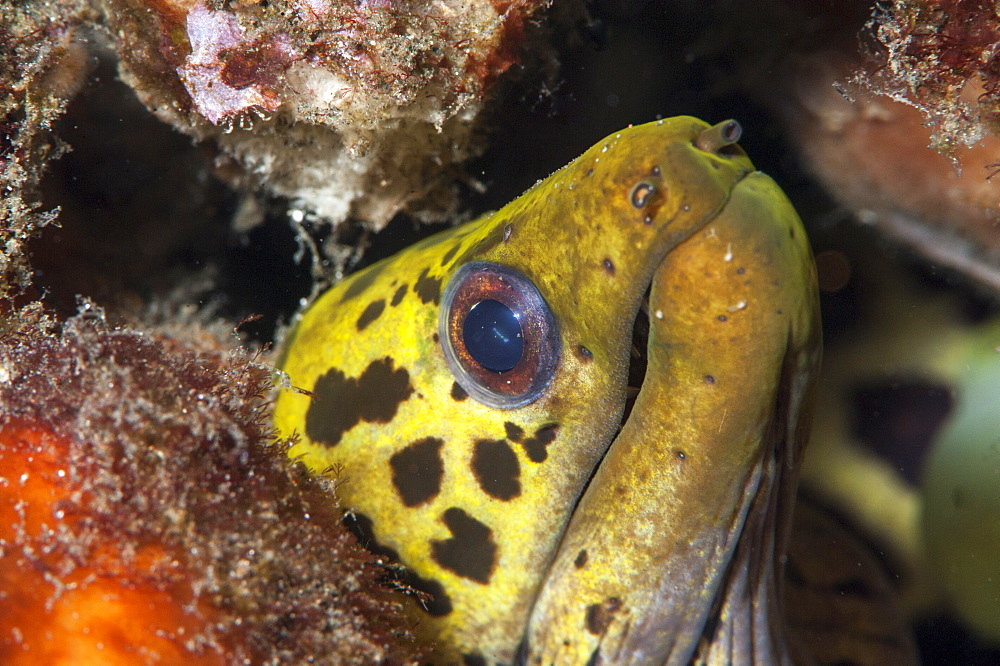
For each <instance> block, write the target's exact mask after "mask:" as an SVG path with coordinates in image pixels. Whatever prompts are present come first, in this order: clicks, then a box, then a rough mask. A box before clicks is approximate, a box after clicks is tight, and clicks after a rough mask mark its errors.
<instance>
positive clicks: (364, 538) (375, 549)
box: [344, 511, 452, 617]
mask: <svg viewBox="0 0 1000 666" xmlns="http://www.w3.org/2000/svg"><path fill="white" fill-rule="evenodd" d="M344 527H346V528H347V529H348V531H350V532H351V533H352V534H354V536H355V537H357V539H358V543H360V544H361V546H362V547H363V548H364V549H365V550H367V551H368V552H370V553H371V554H372V555H375V556H376V557H381V558H385V559H386V560H387V563H388V564H398V563H399V554H398V553H397V552H396V551H395V550H393V549H392V548H389V547H388V546H383V545H382V544H380V543H379V542H378V541H377V540H376V539H375V529H374V528H375V524H374V523H373V522H372V520H371V518H369V517H368V516H366V515H365V514H363V513H361V512H360V511H351V512H348V513H346V514H344ZM386 574H387V576H389V578H390V581H391V582H392V584H393V586H394V587H395V588H396V589H400V590H409V591H411V593H412V591H416V592H417V593H418V594H416V596H417V598H418V600H419V601H420V605H421V606H422V607H423V609H424V610H425V611H427V613H428V614H429V615H433V616H434V617H443V616H445V615H448V614H449V613H451V611H452V604H451V597H449V596H448V593H447V592H445V591H444V586H443V585H441V583H439V582H438V581H436V580H434V579H433V578H424V577H423V576H419V575H417V574H416V573H414V572H413V571H410V570H409V569H405V568H403V567H400V566H394V567H386ZM387 584H388V583H387Z"/></svg>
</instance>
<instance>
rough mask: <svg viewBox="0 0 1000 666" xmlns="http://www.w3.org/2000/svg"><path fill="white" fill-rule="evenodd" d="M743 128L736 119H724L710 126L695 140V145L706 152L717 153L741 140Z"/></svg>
mask: <svg viewBox="0 0 1000 666" xmlns="http://www.w3.org/2000/svg"><path fill="white" fill-rule="evenodd" d="M742 135H743V128H742V127H740V124H739V123H738V122H736V121H735V120H724V121H722V122H721V123H718V124H716V125H712V126H711V127H708V128H706V129H704V130H702V132H701V133H700V134H699V135H698V138H697V139H695V140H694V145H696V146H698V148H699V149H700V150H704V151H705V152H706V153H717V152H719V150H721V149H722V148H725V147H726V146H731V145H733V144H734V143H736V142H737V141H739V140H740V137H741V136H742Z"/></svg>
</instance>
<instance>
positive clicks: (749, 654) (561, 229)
mask: <svg viewBox="0 0 1000 666" xmlns="http://www.w3.org/2000/svg"><path fill="white" fill-rule="evenodd" d="M739 131H740V130H739V125H738V124H736V123H735V122H733V121H728V122H725V123H721V124H719V125H716V126H709V125H707V124H706V123H704V122H702V121H700V120H696V119H694V118H686V117H681V118H674V119H670V120H661V121H657V122H654V123H650V124H647V125H642V126H638V127H632V128H629V129H627V130H624V131H622V132H619V133H616V134H613V135H611V136H609V137H608V138H606V139H605V140H603V141H601V142H600V143H598V144H597V145H596V146H594V147H593V148H591V149H590V150H588V151H587V152H586V153H584V154H583V155H582V156H581V157H580V158H578V159H577V160H575V161H574V162H572V163H571V164H569V165H568V166H566V167H564V168H563V169H561V170H559V171H558V172H556V173H554V174H553V175H552V176H550V177H549V178H547V179H545V180H543V181H540V182H539V183H538V184H537V185H536V186H535V187H533V188H532V189H531V190H529V191H528V192H527V193H525V194H524V195H523V196H521V197H520V198H518V199H517V200H515V201H514V202H512V203H511V204H509V205H507V206H506V207H504V208H503V209H501V210H500V211H498V212H496V213H494V214H492V215H488V216H486V217H484V218H482V219H479V220H476V221H473V222H470V223H468V224H465V225H463V226H459V227H456V228H454V229H452V230H449V231H446V232H443V233H441V234H438V235H436V236H433V237H431V238H429V239H427V240H425V241H423V242H421V243H418V244H417V245H414V246H413V247H411V248H409V249H407V250H405V251H403V252H401V253H400V254H398V255H396V256H394V257H391V258H389V259H386V260H384V261H381V262H379V263H377V264H374V265H372V266H370V267H369V268H367V269H366V270H363V271H361V272H358V273H356V274H354V275H352V276H350V277H348V278H347V279H345V280H344V281H343V282H342V283H340V284H339V285H337V286H336V287H334V288H333V289H331V290H329V291H328V292H326V293H325V294H324V295H323V296H321V297H320V298H319V299H318V300H317V301H316V302H315V303H314V304H313V305H312V306H311V307H309V308H308V309H307V310H306V312H305V313H304V314H303V315H302V316H301V319H300V321H298V322H297V324H296V325H295V327H294V329H293V331H292V333H291V334H290V336H289V339H288V340H287V341H286V344H285V346H284V350H283V352H282V361H281V365H282V367H283V370H284V371H285V372H286V373H287V374H288V376H289V378H290V380H291V382H292V384H293V385H294V386H296V387H300V388H301V389H302V390H300V391H298V392H293V391H284V392H282V393H281V394H280V395H279V397H278V399H277V404H276V408H275V420H276V425H277V427H278V429H279V431H281V432H282V433H285V434H296V435H297V436H298V437H299V439H298V442H297V443H296V444H295V445H294V446H293V447H292V448H291V450H290V455H291V456H292V457H294V458H298V459H301V460H303V461H304V462H305V464H306V465H307V466H308V467H309V468H311V469H312V470H315V471H316V472H323V471H324V470H328V469H330V468H331V467H338V466H342V467H343V468H344V469H345V470H346V472H345V475H346V478H347V481H346V482H345V483H343V484H342V485H341V486H340V487H339V489H338V494H339V495H340V498H341V501H342V503H343V505H344V506H345V507H350V515H351V516H352V517H353V519H354V520H355V521H356V523H357V527H358V528H359V530H361V531H362V533H363V534H365V535H366V539H367V541H368V545H369V546H370V547H371V548H373V549H375V550H377V551H378V552H381V553H386V554H391V555H392V556H393V557H394V558H398V561H399V562H401V563H402V564H403V565H405V566H406V567H407V568H408V570H409V571H411V572H412V577H411V579H410V584H411V585H412V586H413V587H414V588H416V589H418V590H421V591H423V592H424V593H426V594H424V595H422V598H421V604H420V605H421V606H422V607H421V608H419V609H416V610H415V611H414V612H415V613H417V614H418V615H419V618H420V622H419V626H418V631H420V632H423V634H424V635H425V636H426V637H427V638H428V640H430V641H433V643H434V644H435V645H436V652H435V654H434V658H435V660H436V661H437V662H439V663H463V662H464V663H467V664H484V663H511V662H513V661H515V660H516V661H518V662H521V663H532V664H535V663H538V664H542V663H544V664H549V663H567V664H569V663H578V664H584V663H669V664H684V663H688V662H690V661H691V659H692V658H695V659H698V660H702V661H705V662H712V661H720V662H726V663H740V662H744V663H750V662H751V661H755V662H757V663H779V662H788V661H789V654H788V649H787V641H786V640H785V637H784V631H785V629H784V625H783V624H782V620H781V613H780V612H776V608H777V605H778V604H779V602H778V596H779V587H780V574H781V568H780V561H781V555H782V553H783V552H784V548H785V541H786V536H787V532H788V529H789V526H790V524H791V521H790V515H791V507H792V504H793V499H794V493H795V488H796V484H797V468H798V464H799V457H800V453H801V449H802V445H803V442H804V439H805V436H804V433H805V432H806V427H807V423H806V421H807V419H806V417H805V415H806V413H807V411H808V409H807V407H808V403H809V400H810V396H811V394H812V386H813V377H814V374H815V371H816V367H817V364H818V362H819V356H820V335H819V325H818V316H817V296H816V287H815V270H814V266H813V262H812V255H811V252H810V249H809V246H808V243H807V240H806V236H805V233H804V232H803V229H802V226H801V223H800V221H799V219H798V216H797V215H796V213H795V212H794V210H793V209H792V207H791V205H790V204H789V202H788V200H787V199H786V198H785V196H784V194H783V193H782V192H781V190H780V189H779V188H778V186H777V185H776V184H775V183H774V181H772V180H771V179H770V178H769V177H767V176H766V175H764V174H762V173H760V172H758V171H756V170H755V169H754V167H753V165H752V164H751V162H750V160H749V159H748V158H747V157H746V155H745V154H744V153H743V151H742V150H741V149H740V148H739V147H738V146H737V145H736V143H735V142H736V140H737V139H738V137H739ZM643 348H645V354H642V353H640V352H641V351H643ZM643 362H645V363H646V368H645V373H644V377H643V372H642V367H641V366H642V363H643ZM630 376H631V377H632V381H631V384H633V385H634V386H640V384H641V386H640V388H639V390H638V395H637V396H635V395H634V390H632V391H630V389H629V386H630ZM633 398H634V405H632V404H631V403H632V399H633ZM417 605H418V604H417V603H416V602H415V603H414V606H415V607H416V606H417ZM734 655H735V656H734Z"/></svg>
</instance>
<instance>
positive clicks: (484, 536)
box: [431, 507, 497, 585]
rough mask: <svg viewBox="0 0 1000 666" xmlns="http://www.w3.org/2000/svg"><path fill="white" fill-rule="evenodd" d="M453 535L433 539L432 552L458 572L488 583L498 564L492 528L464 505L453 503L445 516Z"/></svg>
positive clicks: (448, 567)
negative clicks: (464, 507)
mask: <svg viewBox="0 0 1000 666" xmlns="http://www.w3.org/2000/svg"><path fill="white" fill-rule="evenodd" d="M442 520H443V521H444V524H445V525H446V526H447V527H448V530H449V531H450V532H451V534H452V536H451V538H450V539H445V540H444V541H438V540H433V541H431V556H432V557H433V558H434V561H435V562H437V563H438V564H439V565H441V567H443V568H445V569H447V570H448V571H451V572H452V573H454V574H455V575H457V576H461V577H462V578H468V579H469V580H472V581H475V582H477V583H482V584H483V585H486V584H487V583H489V582H490V576H491V575H492V574H493V568H494V567H495V566H496V556H497V545H496V543H495V542H494V541H493V531H492V530H491V529H490V528H489V527H487V526H486V525H484V524H483V523H481V522H479V521H478V520H476V519H475V518H473V517H472V516H470V515H469V514H467V513H466V512H465V511H463V510H462V509H459V508H458V507H452V508H450V509H448V510H447V511H445V512H444V515H443V516H442Z"/></svg>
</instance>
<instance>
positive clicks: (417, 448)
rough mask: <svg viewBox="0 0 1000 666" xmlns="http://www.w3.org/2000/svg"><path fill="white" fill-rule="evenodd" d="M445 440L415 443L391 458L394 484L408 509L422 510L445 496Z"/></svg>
mask: <svg viewBox="0 0 1000 666" xmlns="http://www.w3.org/2000/svg"><path fill="white" fill-rule="evenodd" d="M442 444H444V441H443V440H440V439H438V438H436V437H427V438H424V439H421V440H418V441H416V442H413V443H412V444H410V445H409V446H407V447H406V448H404V449H403V450H401V451H397V452H396V453H394V454H393V455H392V457H391V458H389V465H390V466H392V483H393V485H395V486H396V492H398V493H399V497H400V498H401V499H402V500H403V504H405V505H406V506H411V507H412V506H420V505H421V504H425V503H426V502H429V501H431V500H432V499H434V497H436V496H437V494H438V493H439V492H441V479H443V478H444V461H443V460H441V445H442Z"/></svg>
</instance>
